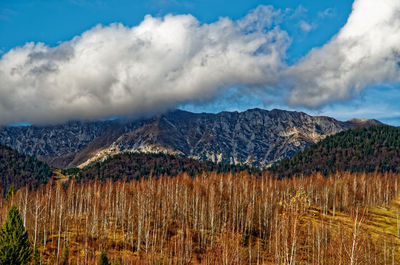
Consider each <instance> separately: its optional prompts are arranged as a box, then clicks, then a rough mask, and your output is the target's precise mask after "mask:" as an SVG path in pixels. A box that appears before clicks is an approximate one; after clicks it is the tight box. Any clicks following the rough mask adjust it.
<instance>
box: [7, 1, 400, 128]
mask: <svg viewBox="0 0 400 265" xmlns="http://www.w3.org/2000/svg"><path fill="white" fill-rule="evenodd" d="M399 11H400V3H399V2H398V1H397V0H381V1H376V0H355V1H350V0H325V1H316V0H303V1H296V0H274V1H267V0H266V1H255V0H248V1H229V3H228V2H227V1H221V0H213V1H209V0H201V1H197V0H195V1H180V0H148V1H132V0H131V1H128V0H126V1H125V0H107V1H105V0H92V1H88V0H60V1H50V0H36V1H35V0H30V1H24V0H0V56H1V57H0V124H11V123H17V124H18V123H24V122H26V123H35V124H48V123H59V122H64V121H67V120H71V119H83V120H95V119H104V118H109V117H117V116H140V115H145V114H152V113H157V112H162V111H165V110H168V109H173V108H181V109H185V110H189V111H195V112H220V111H235V110H238V111H243V110H246V109H249V108H255V107H259V108H265V109H273V108H281V109H287V110H297V111H304V112H306V113H309V114H312V115H327V116H332V117H335V118H337V119H340V120H348V119H351V118H375V119H379V120H381V121H383V122H385V123H388V124H392V125H400V104H398V102H400V86H399V82H400V80H399V79H400V75H399V65H400V64H399V61H400V58H399V57H400V45H399V44H398V43H400V34H398V32H399V30H400V15H399V14H400V12H399Z"/></svg>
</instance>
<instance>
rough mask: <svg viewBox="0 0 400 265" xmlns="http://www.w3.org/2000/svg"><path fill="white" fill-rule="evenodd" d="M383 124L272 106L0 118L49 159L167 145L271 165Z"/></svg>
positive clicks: (205, 156)
mask: <svg viewBox="0 0 400 265" xmlns="http://www.w3.org/2000/svg"><path fill="white" fill-rule="evenodd" d="M379 124H381V123H380V122H379V121H377V120H357V119H354V120H350V121H345V122H343V121H338V120H336V119H333V118H330V117H326V116H310V115H308V114H306V113H303V112H295V111H285V110H278V109H273V110H271V111H268V110H263V109H250V110H247V111H244V112H221V113H217V114H211V113H191V112H187V111H182V110H175V111H170V112H167V113H164V114H160V115H155V116H153V117H150V118H140V119H135V120H118V119H117V120H106V121H95V122H82V121H72V122H68V123H65V124H59V125H49V126H5V127H3V128H1V129H0V143H2V144H4V145H7V146H10V147H12V148H13V149H16V150H18V151H19V152H22V153H24V154H28V155H31V156H35V157H37V158H38V159H39V160H42V161H45V162H47V163H48V164H50V165H51V166H53V167H58V168H64V169H65V168H72V167H78V166H80V167H83V166H85V165H88V164H90V163H91V162H95V161H99V160H104V159H106V158H107V157H109V156H111V155H115V154H119V153H124V152H144V153H168V154H175V155H182V156H186V157H190V158H194V159H198V160H208V161H212V162H223V163H230V164H248V165H252V166H269V165H271V164H274V163H276V162H278V161H280V160H282V159H283V158H286V157H292V156H293V155H294V154H296V153H297V152H299V151H302V150H304V149H305V148H306V147H308V146H310V145H311V144H313V143H316V142H318V141H320V140H322V139H324V138H325V137H326V136H328V135H332V134H335V133H338V132H341V131H344V130H348V129H353V128H360V127H369V126H371V125H379Z"/></svg>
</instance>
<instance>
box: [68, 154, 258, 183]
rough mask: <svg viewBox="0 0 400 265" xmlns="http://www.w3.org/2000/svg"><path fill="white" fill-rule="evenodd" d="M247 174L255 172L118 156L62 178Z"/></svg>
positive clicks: (182, 160)
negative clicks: (208, 173)
mask: <svg viewBox="0 0 400 265" xmlns="http://www.w3.org/2000/svg"><path fill="white" fill-rule="evenodd" d="M245 170H246V171H249V172H250V173H256V172H258V170H257V169H254V168H250V167H249V166H244V165H243V166H235V165H231V164H221V163H219V164H216V163H212V162H209V161H199V160H196V159H191V158H187V157H184V156H175V155H169V154H163V153H157V154H154V153H122V154H117V155H114V156H110V157H109V158H107V159H106V160H105V161H101V162H95V163H92V164H90V165H88V166H87V167H84V168H83V169H78V168H73V169H68V170H64V171H63V173H64V174H65V175H70V176H73V177H74V178H75V179H77V180H93V179H97V180H105V179H108V178H111V179H113V180H114V181H115V180H122V179H126V180H128V181H130V180H137V179H140V178H142V177H149V176H153V177H159V176H163V175H168V176H176V175H178V174H183V173H187V174H188V175H190V176H192V177H193V176H194V175H196V174H199V173H202V172H203V171H208V172H211V171H215V172H218V173H226V172H233V173H234V172H240V171H245Z"/></svg>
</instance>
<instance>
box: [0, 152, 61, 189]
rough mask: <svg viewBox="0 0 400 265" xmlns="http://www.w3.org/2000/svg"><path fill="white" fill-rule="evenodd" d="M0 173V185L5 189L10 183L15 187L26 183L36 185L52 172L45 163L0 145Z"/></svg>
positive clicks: (43, 181) (46, 179)
mask: <svg viewBox="0 0 400 265" xmlns="http://www.w3.org/2000/svg"><path fill="white" fill-rule="evenodd" d="M0 174H1V177H0V187H1V188H2V189H3V191H6V190H7V189H8V188H9V187H10V186H11V185H12V184H14V185H15V186H16V187H17V188H18V187H22V186H25V185H27V184H29V185H30V186H32V187H37V186H39V185H40V184H43V183H46V182H47V181H48V179H49V178H50V177H51V176H52V175H53V172H52V170H51V168H50V166H49V165H47V164H46V163H44V162H41V161H39V160H37V159H36V158H34V157H31V156H27V155H23V154H20V153H18V152H17V151H15V150H13V149H11V148H10V147H7V146H4V145H0Z"/></svg>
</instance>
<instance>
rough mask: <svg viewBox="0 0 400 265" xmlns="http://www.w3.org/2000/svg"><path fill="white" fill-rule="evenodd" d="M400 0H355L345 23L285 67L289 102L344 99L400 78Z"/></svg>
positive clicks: (311, 103) (311, 104)
mask: <svg viewBox="0 0 400 265" xmlns="http://www.w3.org/2000/svg"><path fill="white" fill-rule="evenodd" d="M399 32H400V1H398V0H379V1H376V0H355V2H354V4H353V10H352V13H351V15H350V17H349V18H348V21H347V23H346V25H345V26H344V27H343V28H342V29H341V30H340V31H339V33H338V34H337V35H336V36H335V37H333V38H332V39H331V40H330V41H329V42H328V43H327V44H325V45H324V46H322V47H321V48H315V49H313V50H312V51H311V52H310V53H309V54H308V55H306V56H305V57H304V58H303V59H302V60H300V62H298V63H297V64H295V65H293V66H291V67H289V68H288V69H286V70H285V71H284V74H283V76H284V79H286V82H287V83H286V84H287V85H289V87H291V88H292V90H291V92H290V93H289V102H290V103H291V104H293V105H305V106H309V107H318V106H321V105H322V104H324V103H326V102H330V101H335V100H345V99H348V98H349V97H351V96H352V95H354V94H357V93H359V92H360V91H361V90H362V89H364V88H365V87H367V86H369V85H373V84H380V83H398V82H399V81H400V71H399V61H400V34H399Z"/></svg>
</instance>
